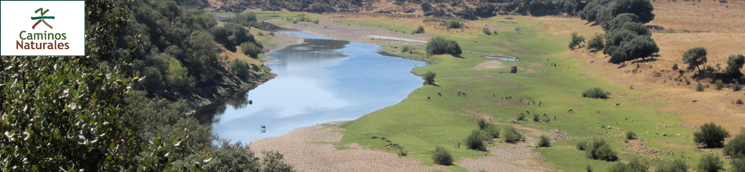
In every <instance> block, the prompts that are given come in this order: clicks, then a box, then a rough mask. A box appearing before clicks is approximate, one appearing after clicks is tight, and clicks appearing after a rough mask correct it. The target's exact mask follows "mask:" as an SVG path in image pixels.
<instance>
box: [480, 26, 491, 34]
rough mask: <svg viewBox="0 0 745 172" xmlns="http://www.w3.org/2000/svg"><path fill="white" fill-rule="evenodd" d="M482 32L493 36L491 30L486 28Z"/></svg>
mask: <svg viewBox="0 0 745 172" xmlns="http://www.w3.org/2000/svg"><path fill="white" fill-rule="evenodd" d="M482 31H483V32H484V34H486V35H491V30H489V28H486V27H485V28H484V29H483V30H482Z"/></svg>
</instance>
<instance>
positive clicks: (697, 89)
mask: <svg viewBox="0 0 745 172" xmlns="http://www.w3.org/2000/svg"><path fill="white" fill-rule="evenodd" d="M696 91H699V92H701V91H704V85H702V84H701V83H700V82H699V83H698V85H696Z"/></svg>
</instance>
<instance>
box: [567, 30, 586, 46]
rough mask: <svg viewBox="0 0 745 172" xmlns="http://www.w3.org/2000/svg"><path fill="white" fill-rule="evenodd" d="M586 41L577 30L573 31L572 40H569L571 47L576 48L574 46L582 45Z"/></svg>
mask: <svg viewBox="0 0 745 172" xmlns="http://www.w3.org/2000/svg"><path fill="white" fill-rule="evenodd" d="M584 42H585V37H583V36H577V32H574V33H572V40H571V41H569V49H572V50H574V47H578V48H579V47H582V43H584Z"/></svg>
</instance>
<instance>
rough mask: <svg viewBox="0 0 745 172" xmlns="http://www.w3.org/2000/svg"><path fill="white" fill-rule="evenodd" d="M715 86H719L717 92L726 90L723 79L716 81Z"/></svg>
mask: <svg viewBox="0 0 745 172" xmlns="http://www.w3.org/2000/svg"><path fill="white" fill-rule="evenodd" d="M714 84H715V85H717V90H722V88H724V86H725V85H724V82H722V80H721V79H717V81H714Z"/></svg>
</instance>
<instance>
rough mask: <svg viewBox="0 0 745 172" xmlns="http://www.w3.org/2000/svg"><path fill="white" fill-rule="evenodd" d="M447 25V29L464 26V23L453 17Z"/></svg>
mask: <svg viewBox="0 0 745 172" xmlns="http://www.w3.org/2000/svg"><path fill="white" fill-rule="evenodd" d="M445 26H446V27H447V29H460V28H462V27H463V24H461V23H460V22H458V20H455V19H452V20H450V21H448V22H447V23H446V24H445Z"/></svg>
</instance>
